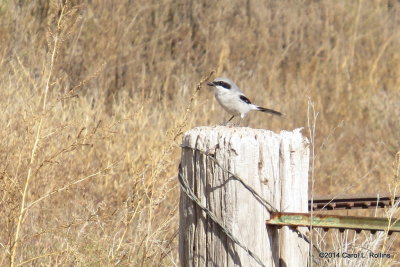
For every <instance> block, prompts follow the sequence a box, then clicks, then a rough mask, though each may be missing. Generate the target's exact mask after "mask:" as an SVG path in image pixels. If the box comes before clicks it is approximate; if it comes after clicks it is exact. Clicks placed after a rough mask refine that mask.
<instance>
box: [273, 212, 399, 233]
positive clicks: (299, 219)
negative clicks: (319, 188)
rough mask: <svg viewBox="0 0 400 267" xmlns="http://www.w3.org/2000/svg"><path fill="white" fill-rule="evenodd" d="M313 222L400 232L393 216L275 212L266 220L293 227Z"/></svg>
mask: <svg viewBox="0 0 400 267" xmlns="http://www.w3.org/2000/svg"><path fill="white" fill-rule="evenodd" d="M311 223H312V227H313V228H323V229H324V230H328V229H339V230H340V231H344V230H347V229H351V230H356V231H357V232H360V231H362V230H367V231H371V233H375V232H376V231H388V232H389V234H391V233H392V232H400V221H398V220H397V219H395V218H392V219H391V221H390V222H389V220H388V218H376V217H356V216H337V215H325V214H323V215H322V214H313V216H312V219H311V214H310V213H291V212H273V213H272V214H271V219H269V220H268V221H267V222H266V224H267V225H275V226H278V227H282V226H289V227H293V228H297V227H299V226H305V227H310V224H311ZM389 224H390V225H389Z"/></svg>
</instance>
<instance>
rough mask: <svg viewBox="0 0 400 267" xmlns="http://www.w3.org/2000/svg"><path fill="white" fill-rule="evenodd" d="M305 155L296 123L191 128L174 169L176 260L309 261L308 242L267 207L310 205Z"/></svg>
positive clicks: (242, 263) (277, 263) (251, 263)
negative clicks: (278, 225) (277, 223)
mask: <svg viewBox="0 0 400 267" xmlns="http://www.w3.org/2000/svg"><path fill="white" fill-rule="evenodd" d="M308 162H309V149H308V142H307V139H305V138H304V137H303V136H302V135H301V133H300V130H299V129H298V130H294V131H293V132H287V131H282V132H281V133H280V134H276V133H273V132H271V131H267V130H261V129H251V128H245V127H232V128H230V127H224V126H216V127H198V128H194V129H192V130H190V131H188V132H187V133H186V134H185V135H184V137H183V144H182V159H181V165H180V170H179V179H180V182H181V184H182V190H181V199H180V225H179V254H180V262H181V266H185V267H186V266H217V267H219V266H229V267H230V266H246V267H247V266H282V267H283V266H285V267H286V266H307V257H308V243H306V242H305V241H304V240H303V239H301V238H300V237H299V236H298V234H297V233H296V232H294V231H293V230H291V229H288V228H287V227H283V228H282V229H280V230H277V229H273V228H267V227H266V225H265V221H266V220H267V219H269V217H270V212H271V211H272V210H278V211H282V212H283V211H286V212H307V211H308V206H307V205H308V192H307V190H308Z"/></svg>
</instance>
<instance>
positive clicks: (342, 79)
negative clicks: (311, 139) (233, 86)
mask: <svg viewBox="0 0 400 267" xmlns="http://www.w3.org/2000/svg"><path fill="white" fill-rule="evenodd" d="M63 2H64V3H65V2H66V1H65V0H63V1H61V0H60V1H52V2H50V3H49V1H45V0H35V1H21V0H15V1H11V0H4V1H1V3H0V36H1V40H0V44H1V45H0V87H1V89H0V94H1V97H0V106H1V110H2V113H1V115H0V121H1V125H2V130H1V131H0V135H1V146H0V150H1V153H0V157H1V158H0V159H1V160H0V171H1V172H0V173H1V175H0V192H1V193H0V196H1V198H0V199H1V200H0V201H1V202H0V206H1V207H2V208H1V210H0V229H2V231H1V232H0V265H2V266H3V265H6V264H9V263H10V262H11V261H14V263H16V264H19V263H24V262H25V263H26V264H30V265H46V266H54V265H116V264H122V265H130V266H171V265H175V264H178V260H177V227H178V225H177V215H178V214H177V206H178V195H179V194H178V192H179V191H178V183H177V179H176V175H177V166H178V162H179V155H180V149H179V143H180V135H181V133H182V132H183V131H185V130H187V129H189V128H191V127H194V126H199V125H215V124H218V123H220V122H222V121H223V120H224V119H226V118H228V115H227V114H226V113H225V111H223V110H222V108H220V107H219V106H218V104H217V103H216V101H215V100H214V96H213V93H212V91H210V90H209V89H208V88H206V87H204V86H203V88H201V89H200V91H199V92H198V93H194V92H195V88H196V85H197V84H198V83H199V82H200V80H201V79H202V78H203V77H206V76H207V75H208V74H209V73H210V71H211V70H216V72H217V74H216V75H214V77H213V78H215V77H216V76H221V75H224V76H228V77H230V78H232V79H233V80H234V81H236V82H237V83H238V85H239V86H240V87H241V88H242V89H243V90H244V91H245V92H246V93H247V95H248V97H249V98H250V99H252V100H253V99H255V98H257V104H259V105H261V106H265V107H268V108H273V109H276V110H279V111H282V112H284V113H286V117H284V118H278V117H272V116H268V115H266V114H263V113H252V114H250V115H249V116H248V119H247V122H246V123H247V124H248V125H249V126H250V127H254V128H266V129H272V130H274V131H280V130H292V129H294V128H297V127H305V130H304V131H303V132H304V134H306V135H307V134H308V130H307V101H308V98H310V99H311V100H312V101H313V102H314V104H315V108H316V111H318V112H319V115H318V118H317V126H316V140H315V148H316V158H315V159H316V165H315V177H316V182H315V192H314V194H315V195H324V194H339V193H349V194H350V193H352V194H356V193H375V192H377V191H389V189H390V186H391V185H393V184H394V183H393V182H394V174H393V162H394V159H395V155H396V153H397V152H398V151H399V142H400V131H399V125H400V109H399V103H400V90H399V89H400V53H399V48H400V3H399V2H398V1H394V0H385V1H383V0H382V1H377V0H376V1H347V0H338V1H311V0H309V1H298V0H296V1H295V0H287V1H272V0H270V1H260V0H246V1H239V0H234V1H218V2H210V1H205V0H200V1H193V0H163V1H155V0H149V1H131V0H120V1H104V0H103V1H102V0H87V1H80V0H75V1H70V2H68V5H67V6H64V8H62V3H63ZM60 18H61V19H60ZM54 51H55V53H54V55H55V57H51V55H52V52H54ZM47 82H49V86H48V89H49V91H48V95H47V96H46V97H45V95H46V94H45V93H44V92H45V88H46V83H47ZM192 97H194V101H193V103H192V105H190V107H189V110H188V111H187V107H188V103H189V99H191V98H192ZM44 102H46V107H45V108H43V103H44ZM36 141H37V143H36ZM35 143H36V147H37V149H36V151H34V153H32V149H33V147H35ZM28 176H29V177H30V181H29V183H28V184H27V186H26V188H27V192H26V200H25V202H26V203H25V204H23V205H24V206H23V209H22V212H21V203H22V198H23V195H24V189H25V185H26V180H27V177H28ZM21 214H22V216H21V217H20V215H21ZM18 223H20V225H21V229H20V232H19V233H17V234H16V232H18V231H17V225H18ZM16 240H17V242H15V241H16ZM15 244H17V246H15ZM13 249H14V250H15V251H14V252H13ZM13 258H14V259H13Z"/></svg>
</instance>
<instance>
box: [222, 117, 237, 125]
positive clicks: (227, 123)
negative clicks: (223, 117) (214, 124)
mask: <svg viewBox="0 0 400 267" xmlns="http://www.w3.org/2000/svg"><path fill="white" fill-rule="evenodd" d="M234 117H235V116H234V115H233V116H232V117H231V118H230V119H229V120H227V121H226V122H225V123H224V124H223V125H224V126H231V123H229V122H230V121H231V120H232V119H233V118H234Z"/></svg>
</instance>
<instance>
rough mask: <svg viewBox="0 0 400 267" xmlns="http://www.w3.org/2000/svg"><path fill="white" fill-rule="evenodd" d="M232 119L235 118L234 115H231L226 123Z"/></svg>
mask: <svg viewBox="0 0 400 267" xmlns="http://www.w3.org/2000/svg"><path fill="white" fill-rule="evenodd" d="M233 118H235V115H233V116H232V117H231V118H230V119H229V120H228V121H227V122H226V123H228V122H230V121H231V120H232V119H233Z"/></svg>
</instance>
